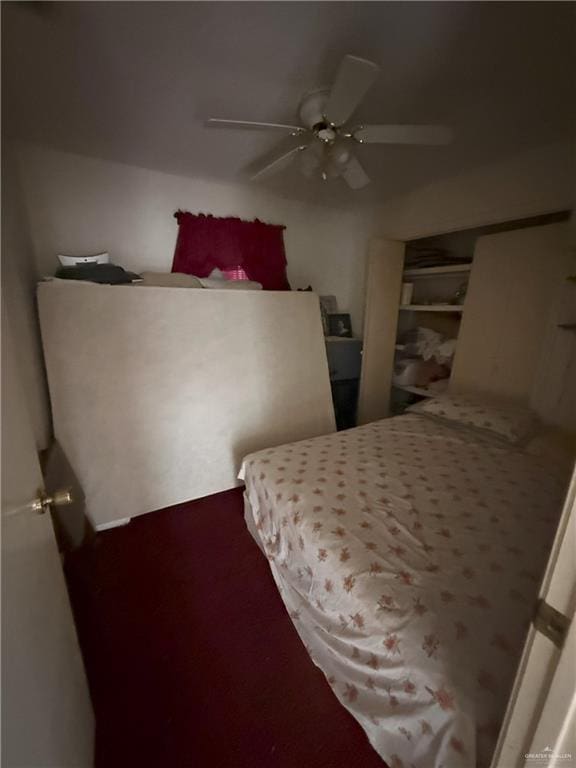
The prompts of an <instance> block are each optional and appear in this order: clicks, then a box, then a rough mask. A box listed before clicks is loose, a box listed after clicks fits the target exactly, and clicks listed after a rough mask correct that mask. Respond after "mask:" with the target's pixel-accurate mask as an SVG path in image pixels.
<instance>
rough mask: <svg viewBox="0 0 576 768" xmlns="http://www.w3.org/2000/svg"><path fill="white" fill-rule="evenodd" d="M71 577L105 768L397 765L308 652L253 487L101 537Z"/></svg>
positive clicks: (73, 565) (100, 765) (79, 557)
mask: <svg viewBox="0 0 576 768" xmlns="http://www.w3.org/2000/svg"><path fill="white" fill-rule="evenodd" d="M66 571H67V577H68V581H69V587H70V591H71V597H72V602H73V607H74V611H75V616H76V622H77V625H78V631H79V634H80V642H81V646H82V649H83V653H84V658H85V662H86V666H87V671H88V677H89V682H90V687H91V691H92V697H93V702H94V708H95V711H96V719H97V739H96V740H97V745H96V767H97V768H116V766H118V767H120V766H121V767H122V768H147V767H148V766H153V767H154V768H184V766H186V768H188V766H190V767H191V766H194V768H268V766H270V768H350V767H351V766H362V768H385V766H384V763H383V762H382V761H381V760H380V758H379V757H378V756H377V755H376V753H375V752H374V751H373V750H372V748H371V747H370V745H369V744H368V741H367V739H366V737H365V735H364V732H363V731H362V729H361V728H360V726H359V725H357V723H356V722H355V721H354V720H353V719H352V718H351V717H350V715H349V714H348V713H347V712H346V710H345V709H344V708H343V707H342V706H340V704H339V703H338V702H337V700H336V698H335V697H334V695H333V694H332V691H331V690H330V688H329V686H328V684H327V683H326V682H325V680H324V677H323V675H322V674H321V673H320V671H319V670H318V669H316V667H315V666H314V665H313V664H312V662H311V661H310V659H309V657H308V654H307V653H306V651H305V650H304V647H303V646H302V644H301V642H300V640H299V638H298V636H297V634H296V631H295V630H294V628H293V626H292V623H291V621H290V619H289V618H288V616H287V613H286V611H285V609H284V605H283V603H282V601H281V599H280V597H279V595H278V592H277V590H276V587H275V585H274V582H273V581H272V577H271V575H270V573H269V569H268V564H267V562H266V560H265V559H264V557H263V556H262V554H261V553H260V551H259V550H258V548H257V547H256V545H255V543H254V542H253V540H252V539H251V537H250V535H249V534H248V532H247V530H246V528H245V524H244V520H243V506H242V492H241V490H240V489H238V490H234V491H230V492H227V493H223V494H218V495H216V496H211V497H209V498H206V499H202V500H200V501H196V502H191V503H189V504H182V505H179V506H177V507H172V508H170V509H166V510H162V511H161V512H154V513H153V514H150V515H144V516H143V517H140V518H137V519H135V520H134V521H133V522H132V523H130V525H128V526H126V527H124V528H117V529H114V530H111V531H108V532H105V533H101V534H98V536H97V538H96V540H95V543H93V544H91V545H90V546H88V547H86V548H85V549H84V550H83V551H81V552H79V553H75V554H74V556H73V557H71V558H70V559H69V561H68V564H67V568H66Z"/></svg>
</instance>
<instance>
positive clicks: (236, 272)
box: [221, 267, 250, 280]
mask: <svg viewBox="0 0 576 768" xmlns="http://www.w3.org/2000/svg"><path fill="white" fill-rule="evenodd" d="M221 272H222V274H223V275H224V277H225V278H226V280H250V278H249V277H248V275H247V274H246V272H244V270H243V269H242V267H230V268H229V269H223V270H221Z"/></svg>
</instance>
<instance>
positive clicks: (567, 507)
mask: <svg viewBox="0 0 576 768" xmlns="http://www.w3.org/2000/svg"><path fill="white" fill-rule="evenodd" d="M539 597H540V603H539V604H540V606H542V605H544V609H545V610H544V611H542V609H540V610H539V611H538V613H537V618H536V620H535V622H534V623H533V624H532V625H531V626H530V629H529V630H528V636H527V638H526V643H525V646H524V652H523V655H522V659H521V660H520V665H519V667H518V672H517V674H516V680H515V682H514V687H513V690H512V695H511V697H510V702H509V704H508V710H507V712H506V716H505V718H504V723H503V726H502V731H501V733H500V738H499V740H498V744H497V746H496V751H495V753H494V759H493V761H492V766H493V768H524V767H525V768H530V767H533V768H535V767H536V766H541V768H554V767H556V766H560V765H564V766H565V768H569V767H570V766H574V765H576V744H575V743H574V742H575V737H576V727H575V726H576V623H575V621H574V611H575V607H576V469H575V470H574V472H573V475H572V481H571V483H570V487H569V489H568V493H567V495H566V500H565V504H564V510H563V513H562V518H561V520H560V525H559V526H558V531H557V533H556V539H555V541H554V545H553V547H552V552H551V554H550V559H549V561H548V566H547V568H546V573H545V575H544V580H543V582H542V587H541V589H540V596H539ZM550 608H551V609H552V611H551V610H550ZM538 617H539V618H540V619H541V620H539V619H538ZM542 619H544V620H542ZM570 622H571V623H570Z"/></svg>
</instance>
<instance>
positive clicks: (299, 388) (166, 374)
mask: <svg viewBox="0 0 576 768" xmlns="http://www.w3.org/2000/svg"><path fill="white" fill-rule="evenodd" d="M38 294H39V308H40V319H41V326H42V337H43V344H44V350H45V356H46V363H47V370H48V380H49V385H50V394H51V399H52V408H53V416H54V428H55V434H56V438H57V439H58V441H59V442H60V444H61V446H62V448H63V449H64V452H65V454H66V455H67V457H68V459H69V461H70V463H71V465H72V467H73V468H74V470H75V472H76V474H77V476H78V479H79V481H80V484H81V485H82V487H83V488H84V491H85V493H86V502H87V507H88V513H89V515H90V517H91V519H92V522H93V523H94V524H96V525H101V524H102V523H107V522H111V521H113V520H118V519H119V518H126V517H133V516H135V515H140V514H143V513H145V512H150V511H152V510H155V509H160V508H162V507H166V506H169V505H171V504H176V503H179V502H182V501H186V500H189V499H195V498H199V497H202V496H206V495H208V494H211V493H216V492H218V491H223V490H226V489H228V488H232V487H234V486H235V485H237V484H238V481H237V479H236V474H237V471H238V468H239V465H240V461H241V459H242V457H243V456H244V455H245V454H246V453H249V452H251V451H255V450H258V449H261V448H266V447H268V446H274V445H279V444H280V443H285V442H289V441H292V440H300V439H302V438H306V437H311V436H315V435H320V434H323V433H325V432H330V431H333V430H334V414H333V408H332V401H331V395H330V383H329V379H328V365H327V360H326V351H325V349H324V338H323V334H322V324H321V320H320V311H319V306H318V298H317V296H315V295H314V294H311V293H304V292H285V293H282V292H268V291H209V290H192V289H190V290H183V289H178V288H152V287H147V288H134V287H132V286H94V285H87V284H84V285H80V284H70V283H44V284H41V285H40V287H39V291H38Z"/></svg>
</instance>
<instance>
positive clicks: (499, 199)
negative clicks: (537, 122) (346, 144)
mask: <svg viewBox="0 0 576 768" xmlns="http://www.w3.org/2000/svg"><path fill="white" fill-rule="evenodd" d="M574 151H575V147H574V144H573V143H566V142H562V143H557V144H551V145H548V146H545V147H539V148H536V149H531V150H529V151H524V152H521V153H519V154H517V155H514V156H511V157H507V158H503V159H502V160H500V161H499V162H494V163H490V164H486V165H484V166H481V167H478V168H475V169H473V170H470V171H468V172H466V173H462V174H459V175H456V176H448V177H446V178H444V179H442V178H440V179H438V180H437V181H435V182H434V183H432V184H428V185H425V186H422V187H419V188H417V189H415V190H414V191H412V192H411V193H410V194H407V195H403V196H399V197H391V198H390V199H389V200H387V201H385V202H384V203H383V204H382V206H381V207H380V209H379V211H378V214H377V222H376V226H377V228H378V229H379V234H382V235H384V234H385V235H386V236H388V237H392V238H398V239H399V240H409V239H412V238H415V237H425V236H427V235H434V234H437V233H440V232H450V231H454V230H458V229H466V228H471V227H477V226H481V225H483V224H487V223H491V222H497V221H505V220H512V219H521V218H528V217H530V216H537V215H539V214H543V213H550V212H553V211H559V210H567V209H570V208H572V207H573V206H574V203H575V202H576V199H575V195H576V190H575V189H574V176H575V159H574Z"/></svg>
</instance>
